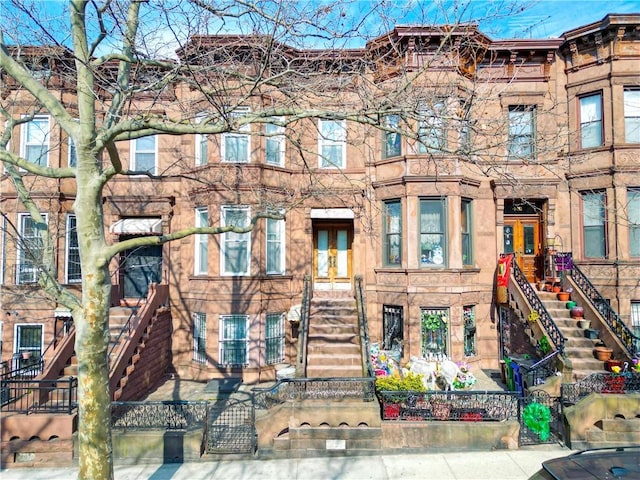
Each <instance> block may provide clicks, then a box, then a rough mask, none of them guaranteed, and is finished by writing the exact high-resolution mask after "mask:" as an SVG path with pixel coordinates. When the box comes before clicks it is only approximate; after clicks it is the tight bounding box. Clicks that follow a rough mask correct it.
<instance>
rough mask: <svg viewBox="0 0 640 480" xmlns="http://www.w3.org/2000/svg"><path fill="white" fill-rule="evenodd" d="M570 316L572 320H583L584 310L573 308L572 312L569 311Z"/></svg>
mask: <svg viewBox="0 0 640 480" xmlns="http://www.w3.org/2000/svg"><path fill="white" fill-rule="evenodd" d="M569 314H570V315H571V318H582V317H584V308H582V307H573V308H572V309H571V310H569Z"/></svg>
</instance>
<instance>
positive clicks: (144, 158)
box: [131, 135, 158, 175]
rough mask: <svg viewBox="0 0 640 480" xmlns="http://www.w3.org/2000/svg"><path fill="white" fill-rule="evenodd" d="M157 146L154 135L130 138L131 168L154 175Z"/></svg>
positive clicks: (155, 171)
mask: <svg viewBox="0 0 640 480" xmlns="http://www.w3.org/2000/svg"><path fill="white" fill-rule="evenodd" d="M157 146H158V141H157V137H156V136H155V135H150V136H148V137H142V138H136V139H134V140H131V170H134V171H137V172H147V173H149V174H151V175H155V174H156V173H157V168H158V166H157V165H156V160H157V158H158V156H157Z"/></svg>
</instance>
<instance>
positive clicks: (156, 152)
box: [130, 135, 160, 175]
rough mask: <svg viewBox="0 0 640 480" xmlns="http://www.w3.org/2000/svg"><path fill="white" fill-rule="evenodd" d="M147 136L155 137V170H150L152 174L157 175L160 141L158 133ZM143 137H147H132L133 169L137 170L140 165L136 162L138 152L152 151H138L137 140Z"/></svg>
mask: <svg viewBox="0 0 640 480" xmlns="http://www.w3.org/2000/svg"><path fill="white" fill-rule="evenodd" d="M147 137H154V148H153V172H150V174H151V175H157V174H158V143H160V142H159V141H158V135H147ZM141 138H146V137H140V138H132V139H131V144H130V153H131V159H130V160H131V161H130V163H131V170H133V171H135V170H137V168H138V166H137V164H136V163H137V162H136V160H137V159H136V155H137V153H151V152H150V151H148V150H140V151H139V152H138V149H137V148H136V147H137V143H136V142H137V141H138V140H140V139H141Z"/></svg>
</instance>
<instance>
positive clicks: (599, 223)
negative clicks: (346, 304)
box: [582, 192, 606, 258]
mask: <svg viewBox="0 0 640 480" xmlns="http://www.w3.org/2000/svg"><path fill="white" fill-rule="evenodd" d="M604 207H605V195H604V193H600V192H596V193H583V194H582V224H583V227H582V228H583V241H584V256H585V258H604V256H605V255H606V239H605V208H604Z"/></svg>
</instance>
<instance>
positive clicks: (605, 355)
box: [593, 347, 613, 362]
mask: <svg viewBox="0 0 640 480" xmlns="http://www.w3.org/2000/svg"><path fill="white" fill-rule="evenodd" d="M593 353H595V355H596V358H597V359H598V360H600V361H601V362H606V361H607V360H609V359H610V358H611V354H613V349H611V348H609V347H595V348H594V349H593Z"/></svg>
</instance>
